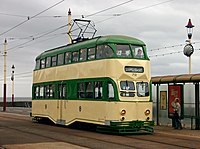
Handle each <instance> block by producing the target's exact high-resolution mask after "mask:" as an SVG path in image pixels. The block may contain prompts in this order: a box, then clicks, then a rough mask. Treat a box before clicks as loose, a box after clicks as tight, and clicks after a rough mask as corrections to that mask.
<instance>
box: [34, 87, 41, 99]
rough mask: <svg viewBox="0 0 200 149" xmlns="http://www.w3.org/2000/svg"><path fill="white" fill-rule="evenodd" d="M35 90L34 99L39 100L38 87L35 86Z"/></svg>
mask: <svg viewBox="0 0 200 149" xmlns="http://www.w3.org/2000/svg"><path fill="white" fill-rule="evenodd" d="M34 89H35V98H39V90H40V87H39V86H37V87H35V88H34Z"/></svg>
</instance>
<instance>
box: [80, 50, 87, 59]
mask: <svg viewBox="0 0 200 149" xmlns="http://www.w3.org/2000/svg"><path fill="white" fill-rule="evenodd" d="M86 52H87V49H81V50H80V61H85V60H86V56H87V54H86Z"/></svg>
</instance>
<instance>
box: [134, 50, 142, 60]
mask: <svg viewBox="0 0 200 149" xmlns="http://www.w3.org/2000/svg"><path fill="white" fill-rule="evenodd" d="M135 57H136V58H143V55H142V50H141V49H139V50H138V51H137V54H136V56H135Z"/></svg>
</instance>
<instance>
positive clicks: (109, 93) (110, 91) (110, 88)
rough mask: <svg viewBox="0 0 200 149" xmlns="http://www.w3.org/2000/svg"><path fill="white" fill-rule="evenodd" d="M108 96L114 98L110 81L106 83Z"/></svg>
mask: <svg viewBox="0 0 200 149" xmlns="http://www.w3.org/2000/svg"><path fill="white" fill-rule="evenodd" d="M108 98H109V99H110V98H114V87H113V84H112V83H108Z"/></svg>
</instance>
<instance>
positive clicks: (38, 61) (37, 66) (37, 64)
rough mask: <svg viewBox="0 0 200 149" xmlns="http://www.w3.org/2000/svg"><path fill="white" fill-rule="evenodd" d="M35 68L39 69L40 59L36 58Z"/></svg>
mask: <svg viewBox="0 0 200 149" xmlns="http://www.w3.org/2000/svg"><path fill="white" fill-rule="evenodd" d="M35 69H40V60H37V61H36V66H35Z"/></svg>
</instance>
